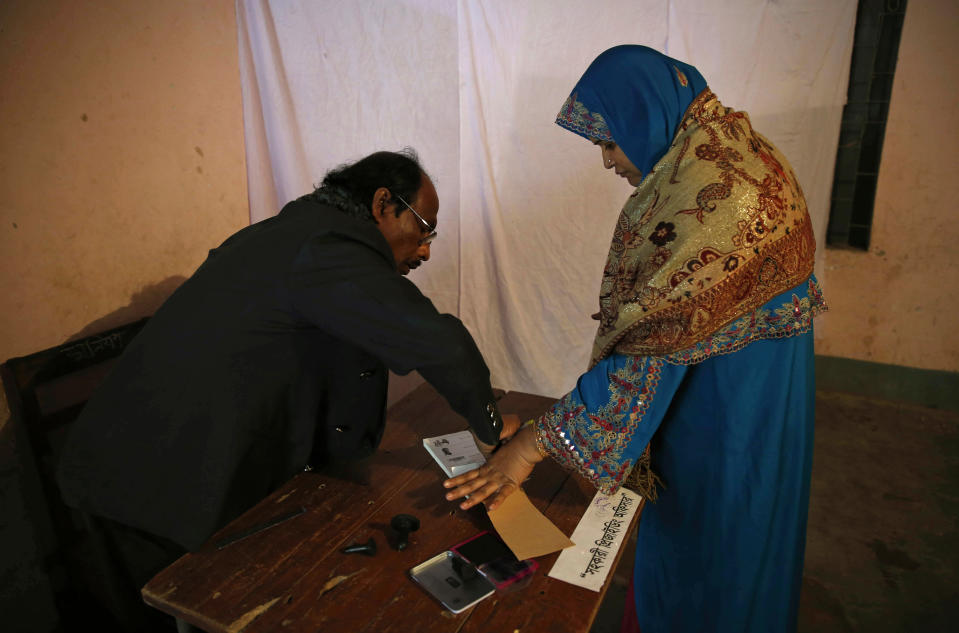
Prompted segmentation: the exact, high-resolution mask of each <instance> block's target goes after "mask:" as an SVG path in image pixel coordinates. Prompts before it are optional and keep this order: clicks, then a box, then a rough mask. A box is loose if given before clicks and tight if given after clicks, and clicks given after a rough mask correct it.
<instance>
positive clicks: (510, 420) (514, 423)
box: [470, 413, 523, 460]
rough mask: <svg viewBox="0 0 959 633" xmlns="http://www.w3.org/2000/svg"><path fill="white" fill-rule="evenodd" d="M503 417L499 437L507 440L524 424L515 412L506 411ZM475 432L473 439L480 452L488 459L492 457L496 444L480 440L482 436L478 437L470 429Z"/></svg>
mask: <svg viewBox="0 0 959 633" xmlns="http://www.w3.org/2000/svg"><path fill="white" fill-rule="evenodd" d="M502 418H503V430H502V431H500V434H499V439H500V441H502V440H507V439H509V438H511V437H512V436H513V435H515V434H516V431H518V430H519V427H520V426H522V424H523V423H522V422H520V420H519V416H518V415H516V414H515V413H506V414H504V415H503V416H502ZM470 432H471V433H473V441H475V442H476V447H477V448H478V449H479V451H480V453H481V454H482V455H483V457H485V458H486V459H487V460H488V459H489V458H490V455H492V454H493V451H495V450H496V444H484V443H483V442H482V441H480V438H478V437H476V433H475V432H473V431H472V430H470Z"/></svg>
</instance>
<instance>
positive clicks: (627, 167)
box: [590, 139, 643, 187]
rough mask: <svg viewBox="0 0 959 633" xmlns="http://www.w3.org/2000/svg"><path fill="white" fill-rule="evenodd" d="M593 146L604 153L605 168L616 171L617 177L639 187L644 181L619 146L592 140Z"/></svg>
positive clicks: (640, 173)
mask: <svg viewBox="0 0 959 633" xmlns="http://www.w3.org/2000/svg"><path fill="white" fill-rule="evenodd" d="M590 140H591V141H592V142H593V145H598V146H599V148H600V149H601V150H602V152H603V167H605V168H606V169H614V170H616V175H617V176H620V177H622V178H625V179H626V182H628V183H629V184H631V185H632V186H634V187H638V186H639V183H640V182H642V180H643V173H642V172H641V171H639V169H638V168H637V167H636V165H634V164H633V163H632V162H631V161H630V160H629V159H628V158H626V154H624V153H623V150H622V149H620V147H619V145H617V144H616V143H614V142H612V141H601V140H599V139H590Z"/></svg>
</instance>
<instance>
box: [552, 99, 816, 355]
mask: <svg viewBox="0 0 959 633" xmlns="http://www.w3.org/2000/svg"><path fill="white" fill-rule="evenodd" d="M580 106H582V104H580ZM564 111H565V112H566V113H568V114H569V116H570V117H573V118H574V119H575V117H576V116H577V115H578V114H579V115H581V114H582V111H583V108H582V107H577V106H576V104H575V103H573V104H567V106H565V107H564ZM597 117H598V120H602V117H600V116H599V115H592V119H593V121H596V120H597ZM581 124H582V125H583V126H585V125H586V122H585V121H584V122H581ZM568 125H578V123H577V122H576V121H575V120H571V121H570V122H569V123H568ZM814 254H815V238H814V237H813V232H812V224H811V222H810V219H809V214H808V213H807V210H806V202H805V198H804V197H803V194H802V190H801V188H800V186H799V182H798V181H797V179H796V176H795V174H794V173H793V171H792V168H791V167H790V166H789V163H788V162H787V161H786V159H785V157H784V156H783V155H782V154H781V153H780V152H779V151H778V150H777V149H776V148H775V147H773V146H772V144H771V143H769V142H768V141H767V140H766V139H765V138H764V137H763V136H762V135H760V134H759V133H758V132H756V131H755V130H753V128H752V125H751V124H750V122H749V117H748V115H747V114H746V113H744V112H737V111H735V110H733V109H731V108H726V107H724V106H723V105H722V104H721V103H720V102H719V100H718V99H717V98H716V97H715V95H713V93H712V92H711V91H710V90H709V89H708V88H706V89H704V90H703V91H702V92H701V93H700V94H699V95H698V96H697V97H696V99H695V100H694V101H693V102H692V103H691V104H690V106H689V107H688V108H687V109H686V113H685V115H684V117H683V120H682V123H681V124H680V127H679V129H678V130H677V133H676V135H675V138H674V139H673V143H672V145H671V146H670V149H669V151H668V152H667V153H666V154H665V156H663V158H662V159H660V160H659V161H658V162H657V163H656V164H655V166H654V167H653V169H652V171H651V172H650V173H649V175H648V176H646V178H644V180H643V181H642V183H640V185H639V187H637V188H636V190H635V191H634V192H633V194H632V195H631V196H630V197H629V199H628V200H627V201H626V204H625V206H624V207H623V210H622V212H621V213H620V216H619V219H618V221H617V224H616V229H615V232H614V234H613V240H612V244H611V246H610V250H609V255H608V258H607V261H606V266H605V268H604V271H603V280H602V284H601V287H600V297H599V307H600V313H599V319H600V325H599V329H598V331H597V334H596V338H595V341H594V344H593V352H592V357H591V363H590V366H591V367H592V366H594V365H595V364H596V363H597V362H598V361H599V360H600V359H602V358H603V357H604V356H606V355H608V354H609V353H611V352H613V351H616V352H618V353H622V354H630V355H656V356H666V355H669V354H675V353H677V352H680V351H681V350H686V349H688V348H691V347H693V346H694V345H696V344H697V343H700V342H702V341H703V340H705V339H706V338H707V337H709V336H710V335H712V334H714V333H715V332H717V331H718V330H720V329H722V328H723V327H725V326H727V325H728V324H730V323H731V322H733V321H734V320H735V319H737V318H738V317H741V316H742V315H744V314H747V313H749V312H751V311H753V310H755V309H756V308H757V307H759V306H761V305H762V304H764V303H765V302H766V301H768V300H769V299H770V298H772V297H774V296H776V295H777V294H780V293H782V292H784V291H785V290H788V289H790V288H793V287H795V286H797V285H799V284H800V283H802V282H803V281H804V280H806V279H807V278H808V277H809V276H810V274H811V273H812V270H813V256H814Z"/></svg>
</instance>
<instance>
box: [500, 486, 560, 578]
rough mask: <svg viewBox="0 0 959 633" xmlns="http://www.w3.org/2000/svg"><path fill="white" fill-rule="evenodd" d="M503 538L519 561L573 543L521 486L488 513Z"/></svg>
mask: <svg viewBox="0 0 959 633" xmlns="http://www.w3.org/2000/svg"><path fill="white" fill-rule="evenodd" d="M489 518H490V521H492V522H493V527H495V528H496V532H497V533H498V534H499V536H500V538H501V539H503V541H504V542H505V543H506V545H507V546H509V548H510V549H511V550H512V551H513V554H515V555H516V558H518V559H520V560H526V559H527V558H536V557H538V556H545V555H546V554H552V553H553V552H555V551H557V550H561V549H563V548H566V547H570V546H571V545H572V544H573V542H572V541H571V540H569V539H568V538H567V537H566V535H565V534H563V533H562V532H560V530H559V528H558V527H556V526H555V525H554V524H553V522H552V521H550V520H549V519H547V518H546V517H545V516H543V513H542V512H540V511H539V510H537V509H536V507H535V506H534V505H533V504H532V502H531V501H530V500H529V497H527V496H526V493H525V492H523V489H522V488H520V489H518V490H517V491H516V492H514V493H513V494H511V495H510V496H508V497H507V498H506V500H505V501H503V503H502V504H500V506H499V507H498V508H496V509H495V510H493V511H491V512H490V513H489Z"/></svg>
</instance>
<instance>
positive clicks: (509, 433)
mask: <svg viewBox="0 0 959 633" xmlns="http://www.w3.org/2000/svg"><path fill="white" fill-rule="evenodd" d="M502 418H503V430H502V431H501V432H500V434H499V439H500V440H508V439H509V438H511V437H513V435H515V434H516V431H518V430H519V427H521V426H522V425H523V423H522V422H521V421H520V419H519V416H518V415H516V414H515V413H504V414H503V415H502Z"/></svg>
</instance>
